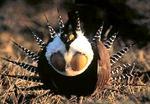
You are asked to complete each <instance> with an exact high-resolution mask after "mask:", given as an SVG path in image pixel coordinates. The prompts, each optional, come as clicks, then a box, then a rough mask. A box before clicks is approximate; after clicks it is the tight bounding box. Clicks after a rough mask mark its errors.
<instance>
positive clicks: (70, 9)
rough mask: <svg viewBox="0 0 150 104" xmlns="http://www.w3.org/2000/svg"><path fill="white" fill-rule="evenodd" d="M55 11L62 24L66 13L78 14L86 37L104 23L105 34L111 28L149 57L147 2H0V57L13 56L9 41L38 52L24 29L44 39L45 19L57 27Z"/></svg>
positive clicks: (128, 0) (77, 0)
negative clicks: (32, 31) (61, 19)
mask: <svg viewBox="0 0 150 104" xmlns="http://www.w3.org/2000/svg"><path fill="white" fill-rule="evenodd" d="M57 9H58V10H59V14H60V15H61V16H62V18H63V19H64V21H65V23H66V22H67V20H68V13H69V14H74V11H76V10H78V11H79V14H80V18H81V21H82V22H83V24H84V25H83V27H84V31H85V33H86V34H93V35H94V34H95V32H96V31H97V29H98V28H99V26H101V24H102V23H103V22H104V31H105V30H106V29H107V28H108V27H109V26H110V25H112V26H113V29H112V31H111V33H114V32H119V38H121V40H123V41H124V42H126V41H127V40H131V41H133V42H134V43H136V45H137V48H138V49H140V50H143V49H145V50H146V52H148V53H146V54H149V53H150V52H149V47H150V1H149V0H0V47H1V50H0V55H4V54H8V53H9V54H10V53H13V52H14V51H13V50H14V49H15V47H13V48H12V43H11V40H15V41H17V42H19V43H20V44H23V45H24V46H26V47H29V48H32V49H34V50H37V48H36V47H35V46H34V45H33V44H31V43H34V41H33V37H32V35H31V32H30V31H29V30H28V29H27V26H29V27H31V28H32V29H33V30H34V31H36V32H37V33H38V34H39V36H40V37H41V38H44V37H46V36H47V34H48V31H47V30H46V19H45V17H44V15H46V16H47V17H48V20H49V22H50V24H51V25H52V26H54V27H57V26H58V23H57V21H58V20H57V17H58V12H57ZM110 35H111V34H110ZM143 53H144V52H143ZM143 53H142V54H143ZM15 54H16V53H15ZM140 54H141V53H140ZM142 57H144V56H142Z"/></svg>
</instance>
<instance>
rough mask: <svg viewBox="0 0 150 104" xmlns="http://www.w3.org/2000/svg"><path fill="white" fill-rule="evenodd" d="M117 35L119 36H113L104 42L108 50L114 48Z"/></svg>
mask: <svg viewBox="0 0 150 104" xmlns="http://www.w3.org/2000/svg"><path fill="white" fill-rule="evenodd" d="M117 34H118V33H115V34H113V35H112V36H111V37H110V38H108V39H107V40H106V41H105V42H104V45H105V47H106V48H107V49H110V48H111V46H112V44H113V42H114V40H115V39H116V35H117Z"/></svg>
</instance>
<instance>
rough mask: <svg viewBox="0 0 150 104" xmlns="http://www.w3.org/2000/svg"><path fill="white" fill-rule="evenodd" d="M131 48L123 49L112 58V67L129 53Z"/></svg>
mask: <svg viewBox="0 0 150 104" xmlns="http://www.w3.org/2000/svg"><path fill="white" fill-rule="evenodd" d="M131 46H132V45H130V46H126V47H123V48H122V49H121V50H120V51H118V52H117V53H116V54H114V55H112V56H111V57H110V63H111V66H112V65H113V64H115V63H116V62H117V61H118V60H119V59H120V58H122V56H123V55H124V54H125V53H127V52H128V51H129V48H130V47H131Z"/></svg>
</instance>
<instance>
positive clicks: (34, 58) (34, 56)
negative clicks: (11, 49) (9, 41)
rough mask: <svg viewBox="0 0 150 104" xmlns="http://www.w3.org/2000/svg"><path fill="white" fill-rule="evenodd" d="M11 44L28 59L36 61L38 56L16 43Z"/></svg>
mask: <svg viewBox="0 0 150 104" xmlns="http://www.w3.org/2000/svg"><path fill="white" fill-rule="evenodd" d="M13 43H14V44H15V45H16V46H17V47H19V48H20V49H21V50H22V51H23V52H24V53H25V54H26V55H27V56H28V57H29V58H32V60H34V61H38V59H39V56H38V54H36V53H35V52H32V51H30V50H29V49H27V48H25V47H23V46H21V45H19V44H17V43H16V42H14V41H13Z"/></svg>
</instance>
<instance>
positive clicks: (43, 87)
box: [18, 85, 46, 91]
mask: <svg viewBox="0 0 150 104" xmlns="http://www.w3.org/2000/svg"><path fill="white" fill-rule="evenodd" d="M18 89H19V90H22V91H35V90H45V89H46V86H45V85H38V86H32V87H21V88H20V87H19V88H18Z"/></svg>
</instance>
